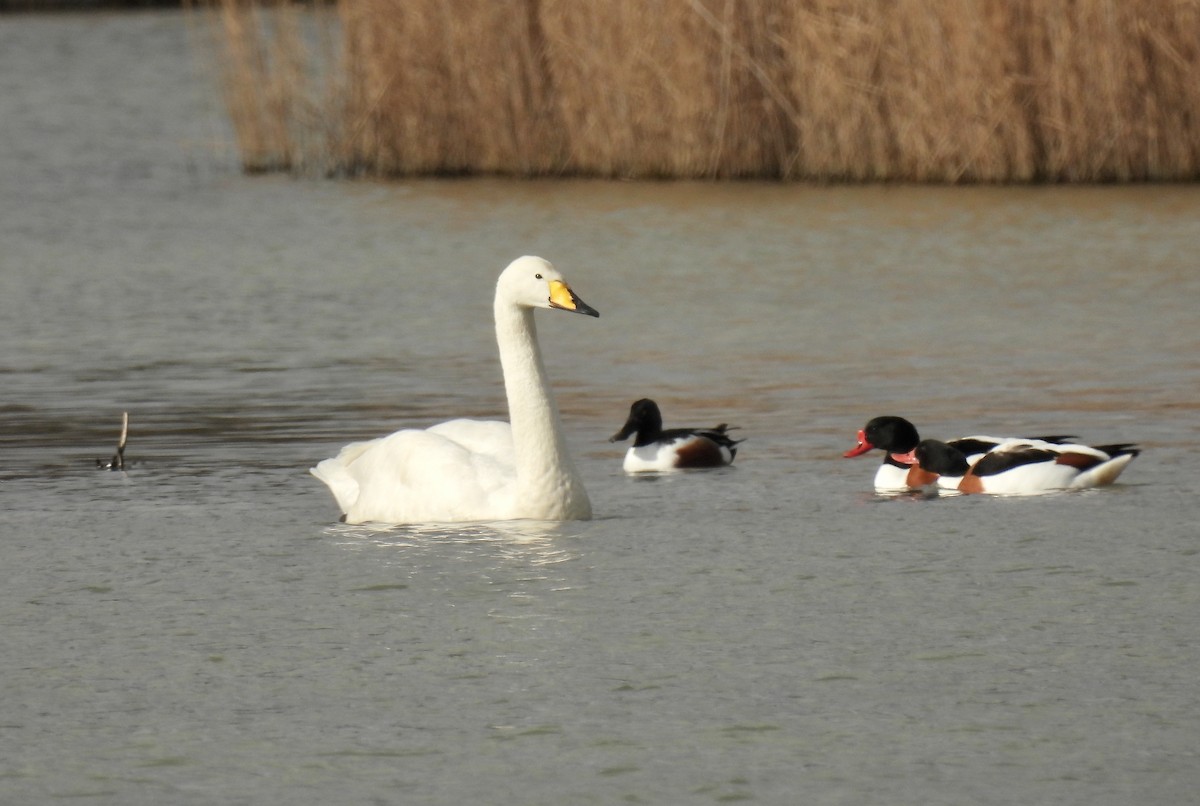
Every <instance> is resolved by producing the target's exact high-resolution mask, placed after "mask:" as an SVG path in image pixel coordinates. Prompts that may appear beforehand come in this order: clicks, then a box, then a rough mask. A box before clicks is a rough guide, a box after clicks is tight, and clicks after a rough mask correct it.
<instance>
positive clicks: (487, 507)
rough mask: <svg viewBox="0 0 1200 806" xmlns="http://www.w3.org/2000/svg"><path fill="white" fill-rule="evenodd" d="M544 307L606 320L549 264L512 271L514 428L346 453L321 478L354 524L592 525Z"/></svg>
mask: <svg viewBox="0 0 1200 806" xmlns="http://www.w3.org/2000/svg"><path fill="white" fill-rule="evenodd" d="M535 307H538V308H560V309H563V310H569V311H575V312H578V313H587V314H590V315H592V316H598V315H599V314H597V313H596V312H595V311H594V310H593V309H591V308H590V307H588V306H587V305H586V304H584V303H583V302H582V301H581V300H579V299H578V298H577V297H575V296H574V294H573V293H572V292H571V289H570V287H569V286H568V285H567V284H566V282H564V281H563V279H562V275H560V274H559V273H558V271H556V270H555V269H554V267H553V266H551V265H550V263H548V262H547V261H545V260H543V259H541V258H538V257H522V258H518V259H517V260H515V261H513V262H512V263H511V264H509V266H508V268H506V269H505V270H504V271H503V272H502V273H501V275H500V279H499V281H498V282H497V283H496V298H495V304H494V313H495V317H496V342H497V344H498V345H499V347H500V365H501V368H502V369H503V372H504V389H505V393H506V395H507V398H508V414H509V419H510V422H509V423H506V422H500V421H485V420H465V419H462V420H450V421H448V422H444V423H440V424H438V425H435V426H433V427H432V428H428V429H425V430H418V429H405V430H402V431H397V432H396V433H394V434H391V435H389V436H386V437H381V438H380V439H375V440H371V441H369V442H356V443H353V444H351V445H347V446H346V447H345V448H343V449H342V451H341V452H340V453H339V454H338V455H337V456H335V457H334V458H332V459H326V460H325V461H323V462H321V463H320V464H318V465H317V466H316V467H314V468H313V469H312V474H313V475H314V476H316V477H317V478H318V479H320V480H321V481H323V482H325V484H326V485H328V486H329V489H330V491H331V492H332V493H333V496H334V498H335V499H337V503H338V506H339V507H340V508H341V510H342V512H343V513H344V520H345V521H346V522H347V523H365V522H368V521H372V522H380V523H447V522H465V521H492V520H513V519H517V518H529V519H536V520H586V519H588V518H590V517H591V516H592V505H591V502H590V501H589V500H588V496H587V491H586V490H585V489H584V487H583V480H582V479H581V478H580V476H579V473H578V471H576V469H575V466H574V464H573V463H572V461H571V457H570V455H569V454H568V453H567V444H566V438H565V436H564V434H563V430H562V423H561V421H560V419H559V414H558V407H557V406H556V405H555V402H554V397H553V395H552V394H551V391H550V385H549V381H548V379H547V377H546V367H545V365H544V363H543V361H542V354H541V349H540V347H539V346H538V340H537V328H536V326H535V324H534V320H533V309H534V308H535Z"/></svg>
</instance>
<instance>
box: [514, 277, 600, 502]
mask: <svg viewBox="0 0 1200 806" xmlns="http://www.w3.org/2000/svg"><path fill="white" fill-rule="evenodd" d="M495 315H496V342H497V343H498V344H499V346H500V366H501V368H502V369H503V371H504V390H505V393H506V395H507V397H508V416H509V419H510V422H511V423H512V436H513V446H514V448H515V450H516V470H517V504H518V506H519V507H520V509H521V517H530V518H544V519H547V520H559V519H576V518H588V517H591V503H590V502H589V501H588V497H587V492H586V491H585V490H584V488H583V482H582V480H581V479H580V477H579V474H578V473H577V472H576V470H575V466H574V464H573V463H572V462H571V457H570V455H569V454H568V452H567V443H566V438H565V436H564V435H563V431H562V423H561V422H560V420H559V416H558V406H557V405H555V402H554V395H553V394H552V393H551V391H550V382H549V380H548V378H547V377H546V367H545V364H544V363H543V361H542V351H541V349H540V347H539V346H538V340H537V326H536V325H535V323H534V320H533V309H532V308H523V307H519V306H517V305H513V304H512V303H510V302H506V301H502V300H501V299H499V298H498V299H497V300H496V304H495Z"/></svg>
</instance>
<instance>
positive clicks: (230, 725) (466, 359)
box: [0, 13, 1200, 806]
mask: <svg viewBox="0 0 1200 806" xmlns="http://www.w3.org/2000/svg"><path fill="white" fill-rule="evenodd" d="M202 33H203V30H202V28H201V27H200V26H199V25H198V24H197V21H196V20H195V19H189V18H187V17H185V16H181V15H178V14H174V13H159V14H132V15H96V16H74V15H64V16H53V17H45V18H40V17H29V16H6V17H0V136H2V142H3V147H0V188H2V190H0V328H2V331H0V332H2V333H3V343H4V352H3V354H2V356H0V379H2V380H3V393H2V395H0V448H2V450H3V462H2V463H0V541H2V542H0V558H2V563H0V575H2V577H0V579H2V583H0V636H2V638H3V653H2V655H0V664H2V665H0V802H3V803H13V804H16V803H22V804H24V803H51V802H60V801H64V800H66V801H70V802H73V803H97V804H141V803H145V804H162V803H171V804H215V803H221V804H238V803H245V804H298V803H314V804H316V803H403V804H464V803H488V804H566V803H571V804H574V803H620V802H627V803H654V804H659V803H672V804H675V803H727V802H736V801H749V802H757V803H780V804H783V803H789V804H790V803H805V804H867V803H880V804H923V805H924V804H963V803H981V804H1032V803H1056V804H1090V805H1091V804H1113V806H1117V805H1118V804H1120V805H1122V806H1123V805H1124V804H1129V803H1140V804H1179V803H1184V802H1195V797H1196V795H1195V793H1196V792H1197V791H1200V758H1198V757H1197V756H1198V748H1200V686H1197V684H1196V669H1197V668H1200V626H1198V625H1200V620H1198V615H1200V581H1198V573H1197V572H1198V570H1200V569H1198V565H1200V556H1198V554H1197V551H1198V549H1200V528H1198V527H1197V519H1198V516H1200V505H1198V503H1197V494H1198V493H1200V481H1198V479H1200V472H1198V469H1197V466H1198V462H1197V459H1196V457H1197V452H1198V451H1200V418H1198V416H1197V415H1198V413H1200V320H1198V318H1197V310H1198V305H1200V271H1198V270H1197V255H1198V254H1200V190H1197V189H1196V188H1195V187H1192V186H1174V187H1134V188H1120V187H1103V188H1034V189H1026V188H974V189H972V188H965V189H963V188H958V189H936V188H910V187H869V188H836V187H833V188H822V187H804V186H785V185H766V184H755V183H746V184H722V185H713V184H691V183H688V184H639V183H599V182H595V183H593V182H503V181H449V182H434V181H416V182H403V183H394V184H376V183H368V182H363V183H338V182H325V181H309V180H293V179H286V178H250V177H243V176H241V175H240V174H239V173H238V171H237V170H236V165H235V160H234V155H233V149H232V145H231V143H232V138H231V135H230V133H229V131H228V129H227V127H226V124H225V121H224V118H223V112H222V109H221V105H220V99H219V97H218V95H217V93H216V92H215V90H214V84H213V82H212V76H211V75H210V74H209V73H208V72H206V70H205V69H203V67H202V60H198V59H197V58H196V55H197V53H198V52H200V49H199V48H197V47H196V45H197V43H198V42H200V41H201V40H202V37H201V34H202ZM527 253H532V254H540V255H542V256H544V257H547V258H549V259H550V260H552V261H554V262H555V263H556V265H558V267H559V268H560V269H562V270H563V271H564V272H565V273H566V275H567V276H568V278H570V280H571V282H572V284H573V285H574V287H575V290H576V291H577V292H578V293H579V294H580V296H581V297H582V298H583V299H585V300H586V301H587V302H588V303H589V304H591V305H593V306H594V307H596V308H597V309H599V311H600V312H601V317H600V318H599V319H588V318H585V317H573V316H566V315H561V314H555V313H553V312H542V313H539V328H540V333H541V336H542V342H543V346H544V348H545V351H546V353H547V361H548V364H549V368H550V373H551V375H552V377H553V380H554V384H555V389H556V392H557V395H558V399H559V404H560V407H561V408H562V410H563V415H564V420H565V424H566V427H567V429H568V432H569V437H570V440H571V443H572V446H573V448H574V452H575V455H576V458H577V461H578V463H579V465H580V469H581V471H582V473H583V475H584V477H585V480H586V482H587V484H588V487H589V491H590V493H591V497H592V501H593V505H594V508H595V510H596V513H597V518H596V519H595V520H594V521H590V522H586V523H567V524H549V525H544V524H529V523H514V524H508V525H502V526H482V525H481V526H466V527H446V528H411V527H410V528H388V529H384V528H379V529H372V528H368V527H347V526H344V525H340V524H338V523H337V522H336V521H337V510H336V508H335V506H334V503H333V500H332V498H331V497H330V496H329V495H328V494H327V492H326V490H325V489H324V487H323V486H322V485H321V484H319V483H318V482H317V481H315V480H314V479H312V478H311V477H309V476H308V475H307V468H308V467H310V466H311V465H312V464H313V463H314V462H316V461H318V460H320V459H322V458H324V457H326V456H329V455H331V453H332V452H334V451H336V450H337V449H338V448H339V447H340V446H341V445H342V444H344V443H346V442H349V441H352V440H355V439H360V438H364V437H371V436H378V435H382V434H384V433H387V432H389V431H391V430H394V429H396V428H399V427H401V426H406V425H421V426H423V425H428V424H430V423H432V422H435V421H437V420H439V419H444V418H447V417H450V416H456V415H475V416H495V417H502V416H504V414H505V412H504V399H503V394H502V388H501V379H500V373H499V369H498V366H497V361H496V355H495V344H494V341H493V334H492V323H491V302H490V300H491V294H492V289H493V284H494V279H495V276H496V275H497V274H498V273H499V271H500V269H502V268H503V266H504V265H505V264H507V263H508V261H509V260H511V259H512V258H513V257H516V256H518V255H521V254H527ZM643 396H649V397H653V398H655V399H657V400H658V401H659V403H660V404H661V405H662V407H663V410H664V414H665V417H666V419H667V421H668V424H674V425H712V424H715V423H717V422H720V421H728V422H731V423H735V424H737V425H739V426H740V427H741V432H740V433H741V435H742V436H744V437H745V438H746V442H745V444H744V446H743V449H742V451H741V453H740V454H739V457H738V461H737V464H736V465H735V467H734V468H732V469H729V470H724V471H719V472H709V473H692V474H686V475H678V476H667V477H652V478H627V477H625V476H624V475H623V474H622V472H621V456H622V451H623V447H622V446H619V445H611V444H609V443H608V442H607V437H608V436H609V435H610V434H612V433H613V432H614V431H616V429H617V428H618V427H619V426H620V425H621V424H622V422H623V421H624V418H625V415H626V413H627V410H628V406H629V403H630V402H631V401H633V400H634V399H636V398H639V397H643ZM125 410H127V411H129V413H130V438H129V448H128V454H127V458H128V459H129V461H130V462H131V466H130V468H129V470H128V471H127V472H125V473H109V472H101V471H98V470H96V469H95V460H96V459H97V458H104V459H107V458H108V457H109V456H111V454H112V452H113V448H114V445H115V441H116V438H117V434H118V431H119V427H120V415H121V412H122V411H125ZM888 413H892V414H902V415H906V416H908V417H909V418H910V419H912V420H914V421H915V422H917V424H918V425H919V426H920V427H922V429H923V430H924V431H925V433H927V434H928V435H930V436H935V435H936V436H943V437H947V436H957V435H960V434H963V433H974V432H980V431H983V432H1002V433H1029V432H1039V433H1047V432H1048V433H1063V432H1065V433H1073V434H1078V435H1079V436H1080V438H1081V439H1084V440H1087V441H1096V442H1117V441H1136V442H1139V443H1141V444H1142V445H1143V447H1144V448H1145V452H1144V453H1143V455H1142V456H1141V457H1140V458H1139V459H1138V460H1137V461H1136V462H1135V463H1134V464H1133V465H1132V466H1131V467H1130V468H1129V470H1127V471H1126V473H1125V475H1124V476H1123V477H1122V480H1121V483H1120V484H1119V485H1117V486H1115V487H1112V488H1109V489H1106V490H1102V491H1095V492H1087V493H1081V494H1069V495H1055V496H1047V497H1042V498H1034V499H988V498H982V497H965V498H942V499H936V500H917V499H911V498H899V499H884V498H879V497H876V496H874V495H873V494H872V493H871V479H872V476H873V474H874V471H875V461H877V460H876V459H866V458H863V459H858V460H855V461H851V460H844V459H842V458H841V453H842V451H843V450H845V449H846V448H848V447H849V446H850V445H851V444H852V442H853V437H854V433H855V431H856V430H857V429H858V428H859V427H861V426H862V424H863V423H864V422H865V421H866V420H867V419H868V418H870V417H871V416H874V415H877V414H888Z"/></svg>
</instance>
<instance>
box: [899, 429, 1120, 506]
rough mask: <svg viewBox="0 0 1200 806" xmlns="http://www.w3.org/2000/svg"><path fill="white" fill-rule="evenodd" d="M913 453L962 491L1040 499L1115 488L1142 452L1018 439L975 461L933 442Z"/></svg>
mask: <svg viewBox="0 0 1200 806" xmlns="http://www.w3.org/2000/svg"><path fill="white" fill-rule="evenodd" d="M913 453H914V456H915V458H916V462H917V465H918V466H919V467H920V468H921V469H922V471H924V472H926V473H932V474H939V475H940V474H945V476H940V478H947V479H952V480H956V481H957V484H956V485H955V486H954V489H956V490H958V491H959V492H962V493H993V494H997V495H1038V494H1040V493H1048V492H1054V491H1057V490H1081V489H1085V488H1089V487H1103V486H1106V485H1109V484H1112V483H1113V482H1114V481H1116V480H1117V477H1118V476H1120V475H1121V472H1122V471H1123V470H1124V469H1125V468H1126V467H1127V466H1128V465H1129V463H1130V462H1132V461H1133V460H1134V459H1135V458H1136V457H1137V455H1138V454H1139V453H1141V451H1140V449H1139V448H1138V447H1137V446H1136V445H1133V444H1130V443H1119V444H1113V445H1098V446H1095V447H1092V446H1089V445H1075V444H1068V443H1055V442H1049V441H1046V440H1039V439H1013V440H1008V441H1006V442H1003V443H1001V444H1000V445H997V446H996V447H995V448H993V449H992V450H990V451H988V452H987V453H986V454H984V455H983V456H982V457H980V458H978V459H977V460H975V461H971V460H969V459H968V457H966V456H965V455H963V453H962V451H960V450H958V449H957V448H955V447H953V446H952V445H949V444H947V443H945V442H939V441H938V440H934V439H927V440H923V441H922V442H921V443H920V444H919V445H917V447H916V450H915V451H914V452H913Z"/></svg>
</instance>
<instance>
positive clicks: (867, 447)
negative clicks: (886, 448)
mask: <svg viewBox="0 0 1200 806" xmlns="http://www.w3.org/2000/svg"><path fill="white" fill-rule="evenodd" d="M874 449H875V446H874V445H872V444H871V443H870V442H867V435H866V432H865V431H863V430H862V429H861V428H860V429H859V431H858V444H857V445H855V446H854V447H853V448H851V449H850V450H848V451H846V452H845V453H843V454H842V456H844V457H846V458H847V459H851V458H853V457H855V456H862V455H863V454H864V453H866V452H867V451H871V450H874Z"/></svg>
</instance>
